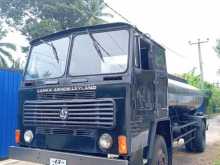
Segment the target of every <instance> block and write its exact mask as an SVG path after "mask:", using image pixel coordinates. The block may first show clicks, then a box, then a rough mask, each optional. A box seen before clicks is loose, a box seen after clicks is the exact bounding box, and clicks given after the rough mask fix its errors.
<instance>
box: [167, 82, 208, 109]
mask: <svg viewBox="0 0 220 165" xmlns="http://www.w3.org/2000/svg"><path fill="white" fill-rule="evenodd" d="M203 101H204V96H203V94H202V92H201V91H200V90H199V89H198V88H195V87H193V86H191V85H189V84H186V83H183V82H180V81H176V80H172V79H168V105H169V107H177V108H181V109H185V110H188V111H193V110H196V109H198V108H199V107H201V106H202V104H203Z"/></svg>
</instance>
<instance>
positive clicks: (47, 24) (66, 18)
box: [0, 0, 113, 69]
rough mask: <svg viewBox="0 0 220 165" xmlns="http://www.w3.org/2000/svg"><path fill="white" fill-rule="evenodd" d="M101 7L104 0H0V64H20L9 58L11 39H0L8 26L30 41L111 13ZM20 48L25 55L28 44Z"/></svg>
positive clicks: (12, 47) (98, 21)
mask: <svg viewBox="0 0 220 165" xmlns="http://www.w3.org/2000/svg"><path fill="white" fill-rule="evenodd" d="M105 7H106V6H105V4H104V0H56V1H54V0H44V1H42V0H0V68H18V69H23V66H24V64H21V62H20V60H19V59H17V58H13V57H15V56H16V49H15V48H16V47H15V45H13V41H12V43H2V42H1V41H2V39H4V37H6V36H7V32H8V31H10V29H13V30H16V31H18V32H20V33H21V34H22V35H23V36H24V37H25V38H26V39H27V40H29V41H30V40H32V39H35V38H38V37H41V36H44V35H47V34H50V33H54V32H57V31H60V30H65V29H68V28H72V27H80V26H87V25H95V24H101V23H105V22H106V21H105V19H104V18H106V17H113V16H112V15H111V14H109V13H106V12H104V9H105ZM6 29H7V30H6ZM21 49H22V51H23V53H24V56H25V53H27V52H28V49H29V48H28V46H27V47H22V48H21ZM15 59H16V60H15ZM23 63H24V62H23Z"/></svg>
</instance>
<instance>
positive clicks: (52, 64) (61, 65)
mask: <svg viewBox="0 0 220 165" xmlns="http://www.w3.org/2000/svg"><path fill="white" fill-rule="evenodd" d="M69 41H70V39H69V37H65V38H61V39H57V40H53V41H43V40H42V41H41V42H40V44H39V45H36V46H33V47H32V49H31V54H30V59H29V63H28V66H27V70H26V74H25V79H26V80H33V79H45V78H55V77H60V76H62V75H63V74H64V71H65V66H66V58H67V53H68V46H69Z"/></svg>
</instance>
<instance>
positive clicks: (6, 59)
mask: <svg viewBox="0 0 220 165" xmlns="http://www.w3.org/2000/svg"><path fill="white" fill-rule="evenodd" d="M6 34H7V31H6V30H4V29H3V28H2V27H0V67H1V68H9V67H10V63H12V62H13V61H14V60H13V58H12V54H11V51H15V50H16V46H15V45H14V44H12V43H7V42H1V41H2V39H3V38H4V37H5V36H6Z"/></svg>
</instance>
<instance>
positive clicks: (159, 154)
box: [151, 135, 168, 165]
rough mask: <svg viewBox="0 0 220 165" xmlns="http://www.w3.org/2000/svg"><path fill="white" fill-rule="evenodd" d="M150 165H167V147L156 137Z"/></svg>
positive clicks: (162, 139) (158, 136)
mask: <svg viewBox="0 0 220 165" xmlns="http://www.w3.org/2000/svg"><path fill="white" fill-rule="evenodd" d="M151 165H168V152H167V145H166V142H165V140H164V138H163V137H162V136H160V135H157V137H156V141H155V146H154V152H153V159H152V164H151Z"/></svg>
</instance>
